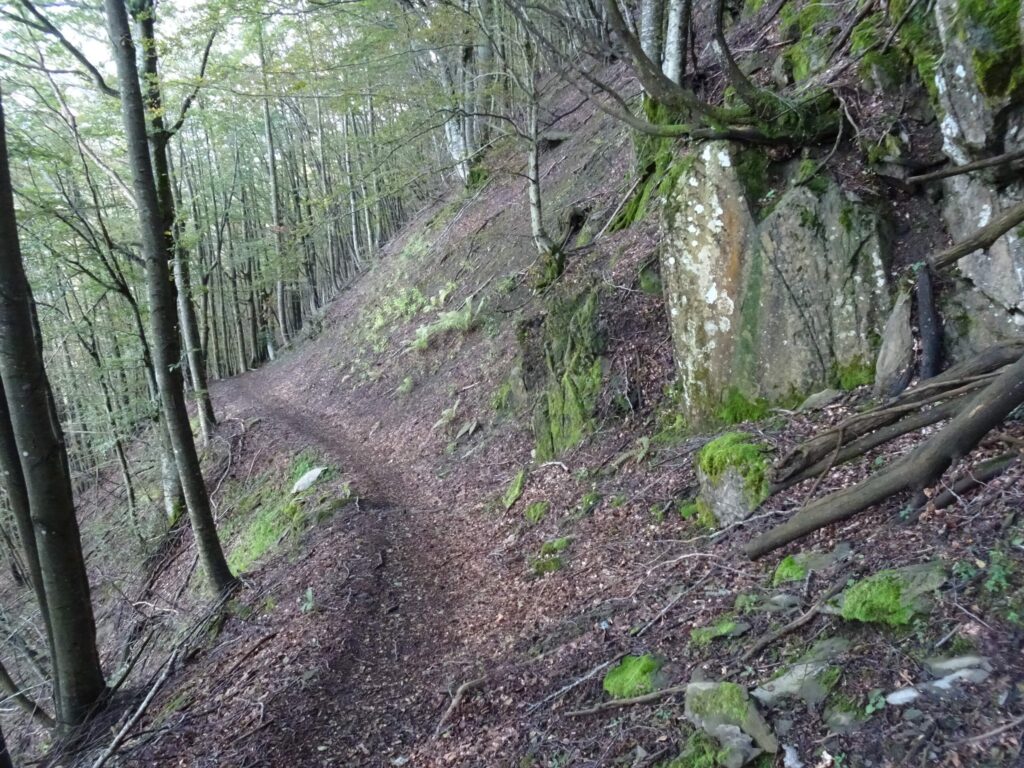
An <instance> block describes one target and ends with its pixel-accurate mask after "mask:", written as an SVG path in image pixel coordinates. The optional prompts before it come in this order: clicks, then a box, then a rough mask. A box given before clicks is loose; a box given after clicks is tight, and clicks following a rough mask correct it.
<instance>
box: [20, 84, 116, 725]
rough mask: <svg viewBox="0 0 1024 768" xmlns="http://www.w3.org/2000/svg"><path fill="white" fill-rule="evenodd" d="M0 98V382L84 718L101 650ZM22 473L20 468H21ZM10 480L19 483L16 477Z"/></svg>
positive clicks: (60, 643)
mask: <svg viewBox="0 0 1024 768" xmlns="http://www.w3.org/2000/svg"><path fill="white" fill-rule="evenodd" d="M7 163H8V161H7V141H6V135H5V126H4V119H3V105H2V103H0V381H2V383H3V392H4V397H5V399H6V403H7V416H8V417H9V424H10V426H9V427H7V426H6V425H5V426H4V427H2V428H0V433H3V432H8V433H10V434H12V435H13V436H14V442H15V445H16V446H17V453H18V458H19V463H20V467H21V469H20V474H21V478H22V479H23V482H24V488H25V491H26V495H27V499H28V507H29V510H30V512H31V516H32V527H33V530H34V533H35V542H36V548H37V551H38V554H39V565H40V571H41V573H42V582H43V590H44V591H45V594H46V606H45V607H46V610H47V612H48V614H49V617H50V627H51V632H52V638H53V647H52V648H51V658H52V663H53V668H54V677H55V679H56V680H57V681H58V686H57V687H58V692H59V698H58V700H57V711H58V718H59V719H60V722H61V723H62V724H63V725H66V726H75V725H78V724H79V723H81V722H83V721H84V720H85V719H86V717H87V716H88V715H89V714H90V713H91V712H92V710H93V708H94V707H95V706H96V705H97V703H98V702H99V701H100V700H101V698H102V697H103V695H104V693H105V692H106V685H105V683H104V681H103V672H102V670H101V669H100V660H99V654H98V652H97V650H96V624H95V621H94V619H93V613H92V601H91V597H90V594H89V580H88V577H87V576H86V572H85V559H84V557H83V555H82V543H81V539H80V537H79V531H78V521H77V519H76V518H75V506H74V501H73V499H72V491H71V475H70V470H69V467H68V457H67V451H66V449H65V446H64V439H63V435H62V434H61V430H60V424H59V423H58V421H57V412H56V408H55V407H54V400H53V392H52V390H51V389H50V383H49V380H48V379H47V377H46V371H45V370H44V369H43V356H42V340H41V339H40V338H39V336H38V328H37V327H36V323H35V319H34V309H33V306H32V298H31V293H30V290H29V286H28V281H27V279H26V277H25V271H24V267H23V265H22V260H21V250H20V248H19V245H18V229H17V224H16V222H15V219H14V196H13V192H12V188H11V176H10V170H9V168H8V164H7ZM16 472H17V470H16ZM8 483H13V484H14V485H17V484H18V480H17V478H9V479H8Z"/></svg>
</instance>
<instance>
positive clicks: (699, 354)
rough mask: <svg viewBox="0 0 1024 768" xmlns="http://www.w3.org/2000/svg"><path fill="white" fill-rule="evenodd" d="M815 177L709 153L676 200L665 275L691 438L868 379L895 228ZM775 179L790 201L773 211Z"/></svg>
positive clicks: (669, 209)
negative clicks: (770, 182)
mask: <svg viewBox="0 0 1024 768" xmlns="http://www.w3.org/2000/svg"><path fill="white" fill-rule="evenodd" d="M751 153H754V154H755V155H756V156H759V157H760V158H761V159H762V160H763V161H764V163H763V164H762V165H760V166H758V165H757V164H756V163H755V162H754V161H753V159H752V154H751ZM756 153H761V154H760V155H757V154H756ZM750 168H755V169H756V170H755V171H754V172H750V170H749V169H750ZM817 168H818V164H817V163H814V162H813V161H804V162H803V163H801V162H792V163H786V164H781V163H771V162H769V159H768V157H767V156H766V155H764V154H763V150H759V149H749V148H748V149H744V150H742V151H741V150H739V149H738V148H737V147H735V146H734V145H732V144H730V143H727V142H709V143H707V144H705V145H704V146H703V148H702V149H701V150H700V151H699V152H698V153H697V154H696V155H695V162H694V165H693V168H692V169H690V170H688V171H687V172H686V173H684V174H683V175H682V176H681V177H680V178H679V181H678V182H677V183H676V185H675V188H674V190H673V191H672V193H671V195H670V196H669V199H668V201H667V203H666V206H665V212H664V227H665V239H664V242H663V247H662V263H661V274H662V281H663V283H664V285H665V297H666V302H667V305H668V309H669V316H670V317H669V322H670V326H671V329H672V339H673V346H674V351H675V358H676V364H677V371H678V382H679V390H680V398H679V400H680V402H679V410H680V412H681V414H682V417H683V420H684V421H685V423H686V424H687V425H688V426H690V427H691V428H693V429H701V428H705V429H706V428H709V427H713V426H716V425H719V424H722V423H723V422H725V423H736V422H739V421H745V420H748V419H755V418H760V417H762V416H763V415H765V413H766V412H767V410H768V407H769V405H771V404H779V405H783V406H784V407H791V406H795V405H797V404H798V403H799V402H800V401H801V400H802V396H803V395H804V394H806V393H808V392H814V391H818V390H820V389H821V388H822V387H824V386H826V385H833V384H835V383H838V382H839V380H840V379H842V381H843V383H847V384H849V383H851V382H854V381H856V382H857V383H858V384H859V383H860V382H861V381H862V380H864V379H865V378H866V374H867V373H868V372H869V371H870V366H871V364H872V363H873V361H874V359H875V354H876V340H877V339H878V338H879V336H880V330H881V327H882V325H883V323H884V322H885V318H886V316H887V315H888V308H889V301H890V300H889V289H888V279H887V263H888V260H889V238H888V226H887V224H886V221H885V217H884V215H883V213H882V212H881V211H880V210H878V209H877V208H874V207H872V206H870V205H868V204H866V203H864V202H861V201H858V200H855V199H853V198H851V197H849V196H848V195H847V194H846V193H845V192H844V191H843V190H842V189H841V188H840V186H839V185H838V184H837V183H836V182H835V181H834V180H833V179H832V178H831V177H830V176H828V175H827V174H825V173H821V172H819V171H817ZM766 178H771V179H774V180H776V183H777V186H781V187H785V188H786V191H785V192H783V193H782V194H781V195H775V196H774V197H773V198H772V204H771V205H767V204H765V200H766V199H767V198H768V197H769V195H768V194H767V191H766V187H765V182H764V180H765V179H766ZM851 372H852V373H853V374H855V375H850V374H851Z"/></svg>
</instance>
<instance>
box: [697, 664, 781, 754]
mask: <svg viewBox="0 0 1024 768" xmlns="http://www.w3.org/2000/svg"><path fill="white" fill-rule="evenodd" d="M685 714H686V717H687V719H688V720H689V721H690V722H691V723H693V724H694V725H695V726H696V727H697V728H700V729H701V730H702V731H704V732H705V733H707V734H708V735H709V736H712V737H713V738H714V739H715V740H717V741H718V743H719V744H720V745H721V747H722V751H721V752H720V753H719V760H720V762H721V765H723V766H728V768H740V766H742V765H743V764H744V763H747V762H748V761H750V760H752V759H753V758H755V757H757V756H758V755H760V754H761V753H762V752H768V753H769V754H775V753H776V752H777V751H778V749H779V744H778V741H777V740H776V738H775V736H774V734H773V733H772V731H771V728H769V727H768V723H766V722H765V720H764V718H763V717H762V716H761V713H760V712H758V710H757V707H756V706H755V704H754V702H753V701H751V700H750V697H749V696H748V695H747V689H746V688H744V687H743V686H741V685H737V684H736V683H730V682H691V683H690V684H689V685H687V686H686V701H685Z"/></svg>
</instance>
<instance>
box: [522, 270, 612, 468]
mask: <svg viewBox="0 0 1024 768" xmlns="http://www.w3.org/2000/svg"><path fill="white" fill-rule="evenodd" d="M598 302H599V296H598V291H597V289H596V288H595V289H590V290H587V291H584V292H583V293H581V294H580V295H579V296H577V297H575V298H574V299H562V300H557V301H556V302H555V303H554V306H553V307H552V309H551V311H550V312H549V313H548V316H547V317H546V318H545V320H544V322H543V327H542V331H543V350H544V365H545V368H546V371H547V376H546V385H545V386H544V388H543V390H542V392H541V394H540V398H539V401H538V403H537V407H536V410H535V412H534V422H533V425H534V435H535V436H536V440H537V453H536V455H537V458H538V459H539V460H541V461H543V460H547V459H552V458H554V457H556V456H558V455H559V454H560V453H562V452H563V451H565V450H567V449H569V448H573V447H575V446H576V445H578V444H579V443H580V441H582V440H583V438H584V437H586V436H587V435H588V434H589V433H590V432H591V431H592V429H593V426H594V415H595V413H596V411H597V405H598V397H599V395H600V394H601V386H602V380H603V376H602V369H601V358H600V354H601V351H602V348H603V342H602V339H601V335H600V333H599V330H598Z"/></svg>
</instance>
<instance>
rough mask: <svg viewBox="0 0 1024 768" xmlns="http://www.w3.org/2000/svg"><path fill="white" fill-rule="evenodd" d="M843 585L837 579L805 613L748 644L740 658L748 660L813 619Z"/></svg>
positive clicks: (841, 589)
mask: <svg viewBox="0 0 1024 768" xmlns="http://www.w3.org/2000/svg"><path fill="white" fill-rule="evenodd" d="M845 586H846V579H840V580H839V581H837V582H836V583H835V584H833V585H832V586H831V587H830V588H829V590H828V592H826V593H825V594H824V595H822V596H821V597H820V598H818V602H816V603H815V604H814V605H812V606H811V607H810V608H808V609H807V612H806V613H804V614H803V615H802V616H798V617H797V618H795V619H793V621H791V622H789V624H786V625H785V626H784V627H780V628H779V629H777V630H775V631H774V632H772V633H771V634H768V635H765V636H764V637H762V638H761V639H760V640H758V641H757V642H756V643H754V644H753V645H752V646H750V647H749V648H748V649H747V650H746V651H745V652H744V653H743V655H742V656H740V659H741V660H743V661H749V660H750V659H752V658H753V657H754V656H756V655H757V654H759V653H760V652H761V651H763V650H764V649H765V648H767V647H768V646H769V645H771V644H772V643H774V642H776V641H778V640H779V639H780V638H783V637H785V636H786V635H788V634H789V633H790V632H793V631H795V630H797V629H800V627H802V626H803V625H804V624H806V623H808V622H809V621H810V620H811V619H813V618H814V617H815V616H817V615H818V614H819V613H821V609H822V608H824V607H825V603H827V602H828V601H829V600H831V599H832V598H833V597H835V596H836V595H838V594H839V593H840V592H842V591H843V587H845Z"/></svg>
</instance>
